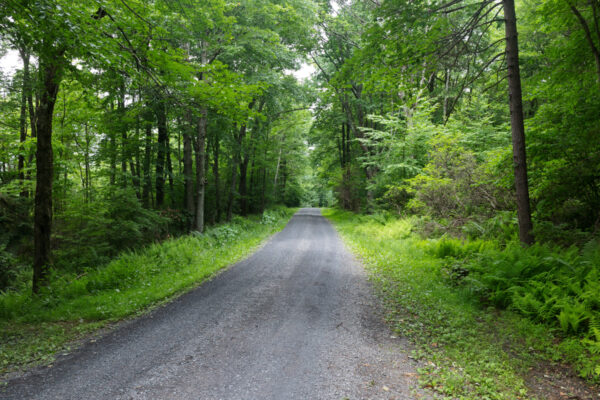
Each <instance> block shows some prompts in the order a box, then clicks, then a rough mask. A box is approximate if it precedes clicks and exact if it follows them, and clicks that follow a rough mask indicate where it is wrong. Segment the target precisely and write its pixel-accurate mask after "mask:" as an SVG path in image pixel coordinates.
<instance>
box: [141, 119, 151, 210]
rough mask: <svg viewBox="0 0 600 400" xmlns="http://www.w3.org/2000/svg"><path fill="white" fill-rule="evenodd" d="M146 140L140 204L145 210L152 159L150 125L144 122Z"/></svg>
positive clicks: (147, 200) (148, 205)
mask: <svg viewBox="0 0 600 400" xmlns="http://www.w3.org/2000/svg"><path fill="white" fill-rule="evenodd" d="M145 124H146V127H145V128H146V138H145V139H146V140H145V154H144V187H143V188H142V204H143V205H144V207H145V208H150V203H151V201H150V196H151V193H150V190H151V188H152V175H151V174H150V163H151V157H152V124H151V123H150V121H145Z"/></svg>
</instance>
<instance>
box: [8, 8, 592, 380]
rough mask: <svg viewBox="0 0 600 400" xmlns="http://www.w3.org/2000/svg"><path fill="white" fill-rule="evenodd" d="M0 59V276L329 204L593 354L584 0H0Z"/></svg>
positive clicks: (55, 271) (81, 269)
mask: <svg viewBox="0 0 600 400" xmlns="http://www.w3.org/2000/svg"><path fill="white" fill-rule="evenodd" d="M0 54H6V55H11V54H12V55H13V56H14V57H17V56H18V58H19V59H20V63H19V67H18V68H17V69H16V70H15V71H12V72H11V71H4V72H3V74H2V75H1V76H0V291H4V292H10V291H20V292H24V291H31V290H33V292H39V291H43V287H44V286H45V285H46V284H47V283H48V282H49V281H51V280H52V279H54V277H55V276H57V275H60V274H62V273H68V274H72V275H73V276H77V275H78V274H83V273H85V271H87V270H88V269H90V268H102V266H103V265H106V264H107V263H108V262H109V261H110V260H111V259H112V258H114V257H115V256H116V255H117V254H119V253H120V252H123V251H125V250H131V249H135V248H140V247H142V246H144V245H147V244H150V243H153V242H157V241H160V240H163V239H166V238H169V237H173V236H179V235H184V234H188V233H191V232H195V234H201V233H202V232H203V231H205V229H206V227H207V226H215V225H218V224H219V223H221V222H223V221H231V220H232V219H235V218H236V215H241V216H246V215H251V214H262V213H263V212H264V211H265V210H267V209H269V207H272V206H275V205H286V206H289V207H297V206H301V205H306V206H315V207H323V206H336V207H338V208H341V209H345V210H348V211H353V212H360V213H366V214H370V215H372V216H373V218H379V219H380V220H381V221H382V226H383V225H385V223H386V221H387V220H388V219H389V218H398V217H399V216H402V217H406V216H417V218H418V222H417V223H415V225H416V228H415V230H417V231H418V232H419V234H420V235H422V236H423V237H427V238H436V239H437V238H440V237H441V238H443V239H444V238H458V239H452V240H457V241H455V242H452V241H450V242H449V243H451V244H450V245H449V246H450V247H452V246H456V247H457V249H458V250H457V249H455V250H448V251H449V253H450V256H451V258H452V260H453V262H454V261H457V262H455V263H454V264H452V263H449V265H450V264H452V265H450V266H449V267H448V269H447V272H448V274H449V275H450V276H451V278H450V279H451V280H452V285H459V286H460V285H470V286H469V287H471V288H472V290H473V291H474V292H476V293H477V296H478V297H479V298H481V299H482V301H483V303H484V304H492V305H494V306H496V307H499V308H507V307H508V308H512V309H514V310H516V311H517V312H519V313H521V314H522V315H525V316H527V317H529V318H531V319H532V320H534V321H537V322H541V323H544V324H548V325H549V326H553V327H558V329H559V330H561V331H562V334H563V335H572V336H574V337H577V338H578V339H577V340H579V342H577V343H579V344H580V345H581V346H583V348H584V349H585V350H582V351H583V352H584V353H581V354H587V355H589V354H595V356H596V357H597V356H598V353H600V296H599V294H598V293H599V292H598V290H600V280H599V276H600V265H599V262H600V246H599V245H598V229H599V228H600V2H599V1H598V0H518V1H516V3H515V2H514V0H502V1H499V0H498V1H493V0H433V1H427V2H421V1H408V0H369V1H367V0H362V1H361V0H336V1H327V0H285V1H283V0H240V1H236V2H230V1H227V0H202V1H197V0H178V1H168V0H155V1H142V0H97V1H94V2H72V1H63V0H43V1H29V0H7V1H3V2H2V3H0ZM308 66H311V67H312V68H313V70H314V72H313V73H312V76H311V77H310V79H305V80H301V79H300V80H299V79H297V78H296V77H295V76H294V74H293V71H296V70H299V69H300V68H304V69H306V68H307V67H308ZM382 229H383V228H382ZM448 240H450V239H448ZM452 243H453V244H452ZM469 243H470V244H469ZM473 243H475V244H476V245H472V244H473ZM440 246H441V245H440ZM469 246H470V247H469ZM478 246H479V247H478ZM436 251H437V250H436ZM440 251H441V250H440ZM32 270H33V274H31V271H32ZM586 352H587V353H586ZM582 357H583V356H582ZM586 357H587V356H586ZM580 361H581V360H580ZM580 373H581V375H584V376H587V377H592V376H595V377H596V378H597V377H598V376H600V367H598V366H597V364H594V363H591V364H590V363H588V364H585V365H583V366H581V368H580Z"/></svg>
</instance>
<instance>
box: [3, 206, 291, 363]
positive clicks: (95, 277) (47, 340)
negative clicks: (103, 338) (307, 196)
mask: <svg viewBox="0 0 600 400" xmlns="http://www.w3.org/2000/svg"><path fill="white" fill-rule="evenodd" d="M294 211H295V210H293V209H286V208H276V209H271V210H268V211H266V212H265V213H264V214H263V215H262V216H253V217H250V218H241V217H234V219H233V221H232V222H231V223H227V224H222V225H219V226H216V227H211V228H208V229H207V230H206V232H205V233H204V234H198V233H196V234H192V235H188V236H184V237H179V238H177V239H171V240H167V241H165V242H163V243H159V244H153V245H150V246H148V247H146V248H144V249H142V250H137V251H132V252H126V253H123V254H121V255H120V256H118V257H117V258H115V259H114V260H113V261H111V262H110V263H108V264H107V265H105V266H103V267H101V268H87V269H86V270H85V271H84V272H83V273H81V274H78V275H76V274H74V273H73V274H64V273H63V274H61V275H59V274H57V273H55V276H52V277H51V279H50V282H52V284H51V285H50V286H49V287H47V288H46V289H45V290H44V292H43V293H41V294H40V295H39V296H36V297H32V295H31V289H30V284H29V285H25V284H24V285H22V287H20V288H18V289H14V290H10V291H7V292H4V293H0V343H2V346H0V373H7V372H10V371H14V370H17V369H19V368H20V367H23V366H25V365H31V364H40V363H41V364H45V363H48V362H51V361H52V360H53V359H54V358H55V356H56V354H58V353H59V352H61V351H68V350H69V346H70V343H71V342H72V341H73V340H74V339H76V338H78V337H80V336H82V335H85V334H88V333H89V332H90V331H93V330H96V329H98V328H99V327H102V326H104V325H105V324H106V323H108V322H114V321H117V320H119V319H122V318H125V317H128V316H132V315H136V314H138V313H140V312H143V311H145V310H148V309H149V307H151V306H153V305H156V304H160V303H161V302H163V301H165V300H166V299H169V298H171V297H173V296H176V295H178V294H181V293H183V292H185V291H187V290H189V289H191V288H193V287H195V286H197V285H198V284H199V283H201V282H203V281H205V280H206V279H209V278H210V277H211V276H213V275H214V274H215V273H216V272H217V271H219V270H220V269H222V268H224V267H226V266H228V265H231V264H232V263H235V262H236V261H239V260H240V259H242V258H244V257H245V256H247V255H248V254H250V253H251V252H252V251H253V250H254V249H255V248H256V247H257V246H258V245H259V244H260V243H262V242H263V241H264V240H265V239H266V238H267V237H269V236H270V235H271V234H273V233H274V232H276V231H279V230H281V229H282V228H283V227H284V226H285V224H286V223H287V221H288V220H289V218H290V216H291V215H292V214H293V212H294Z"/></svg>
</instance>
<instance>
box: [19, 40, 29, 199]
mask: <svg viewBox="0 0 600 400" xmlns="http://www.w3.org/2000/svg"><path fill="white" fill-rule="evenodd" d="M19 53H20V55H21V59H22V60H23V86H22V91H21V115H20V119H19V123H20V127H19V128H20V137H19V142H20V145H21V146H20V149H19V150H20V151H19V161H18V171H19V180H20V181H21V182H20V183H21V194H20V196H21V197H27V196H28V192H27V189H25V171H24V169H25V141H26V140H27V93H28V92H29V52H28V51H27V50H26V49H25V48H21V49H19Z"/></svg>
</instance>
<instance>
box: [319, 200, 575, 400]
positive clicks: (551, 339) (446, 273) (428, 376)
mask: <svg viewBox="0 0 600 400" xmlns="http://www.w3.org/2000/svg"><path fill="white" fill-rule="evenodd" d="M323 215H324V216H326V217H327V218H328V219H329V220H331V221H332V222H333V224H334V225H335V227H336V228H337V230H338V232H339V233H340V234H341V236H342V238H343V239H344V241H345V242H346V243H347V245H349V247H350V248H351V249H352V251H353V252H354V253H355V254H357V255H359V256H360V257H361V259H362V261H363V263H364V265H365V267H366V268H367V270H368V272H369V274H370V276H371V279H372V280H373V281H374V282H375V287H376V288H377V290H378V292H379V295H380V297H381V298H382V299H383V300H384V302H385V305H386V308H387V310H388V313H387V316H388V322H389V323H390V324H391V326H392V327H393V328H394V329H395V331H396V332H397V333H398V334H399V335H403V336H405V337H407V338H409V339H410V340H411V341H412V342H413V343H414V344H415V350H414V351H413V354H412V356H411V357H412V358H414V359H415V360H419V361H420V363H419V364H420V365H422V367H421V368H419V379H420V384H421V385H422V386H423V387H426V388H429V389H430V390H431V391H432V392H433V393H434V394H435V395H436V397H441V398H448V399H533V398H535V395H534V394H532V393H531V392H530V391H529V390H528V387H527V385H526V379H527V376H528V374H529V373H530V372H531V370H532V369H534V367H535V366H536V365H537V364H538V363H540V362H541V361H544V362H548V361H552V360H554V361H558V360H565V359H573V360H576V359H577V357H581V356H582V355H583V354H585V352H583V349H582V348H574V349H571V350H569V349H566V348H564V346H563V348H561V347H560V345H557V343H558V342H559V341H558V340H557V339H556V336H555V334H556V333H557V331H556V330H555V329H552V328H551V327H549V325H548V324H541V323H536V322H534V321H532V320H530V319H527V318H525V317H523V316H521V315H518V314H517V313H515V312H511V311H507V310H502V311H501V310H498V309H497V308H496V307H492V306H486V305H485V302H482V298H481V293H478V292H477V291H475V290H473V286H471V285H462V284H460V282H459V281H460V279H458V280H457V279H456V276H450V275H452V274H457V273H458V274H459V275H460V273H461V272H462V271H461V270H460V268H458V269H455V270H451V269H448V259H447V255H448V254H446V253H447V252H448V250H449V251H452V248H450V249H445V248H444V246H445V245H446V244H445V243H443V242H440V240H439V239H423V238H421V237H420V236H419V235H417V234H416V233H413V230H414V228H415V226H416V224H417V219H416V218H405V219H395V218H391V219H386V218H382V217H381V216H377V215H375V216H365V215H356V214H352V213H349V212H344V211H340V210H333V209H328V210H324V212H323ZM469 246H471V247H472V248H470V249H469ZM488 247H489V248H490V249H491V250H494V251H495V250H497V248H496V247H495V244H494V243H493V242H491V241H488V242H484V241H478V242H468V241H467V242H465V243H464V244H463V245H462V247H460V248H461V249H462V250H461V251H463V250H464V251H466V252H467V253H468V252H469V251H471V252H476V251H480V252H484V253H485V252H486V251H487V249H488ZM457 281H458V282H459V283H457ZM566 342H568V340H566ZM569 351H571V353H572V354H569ZM565 391H567V390H565ZM577 398H579V397H577Z"/></svg>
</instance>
